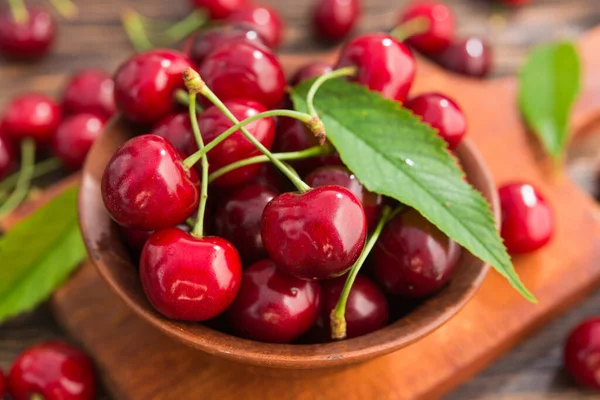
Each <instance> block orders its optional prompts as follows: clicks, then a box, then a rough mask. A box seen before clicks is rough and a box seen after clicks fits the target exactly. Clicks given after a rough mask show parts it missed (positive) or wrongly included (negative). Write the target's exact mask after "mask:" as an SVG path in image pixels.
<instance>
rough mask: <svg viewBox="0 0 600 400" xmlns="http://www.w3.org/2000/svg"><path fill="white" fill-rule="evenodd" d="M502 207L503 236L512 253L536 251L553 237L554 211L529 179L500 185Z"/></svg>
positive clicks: (507, 247) (499, 192)
mask: <svg viewBox="0 0 600 400" xmlns="http://www.w3.org/2000/svg"><path fill="white" fill-rule="evenodd" d="M498 194H499V195H500V206H501V208H502V231H501V234H502V239H504V245H505V246H506V249H507V250H508V252H509V253H511V254H524V253H530V252H532V251H536V250H538V249H540V248H542V247H544V245H546V243H548V242H549V241H550V239H551V238H552V234H553V233H554V214H553V212H552V208H551V207H550V205H549V204H548V203H547V202H546V200H545V199H544V197H543V196H542V195H541V194H540V193H539V191H538V190H537V189H536V188H534V187H533V186H532V185H530V184H528V183H521V182H516V183H510V184H506V185H504V186H502V187H500V189H498Z"/></svg>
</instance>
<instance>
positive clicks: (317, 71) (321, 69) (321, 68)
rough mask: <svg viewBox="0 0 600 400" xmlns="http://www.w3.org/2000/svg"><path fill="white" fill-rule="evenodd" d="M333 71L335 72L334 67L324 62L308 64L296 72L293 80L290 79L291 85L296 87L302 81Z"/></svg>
mask: <svg viewBox="0 0 600 400" xmlns="http://www.w3.org/2000/svg"><path fill="white" fill-rule="evenodd" d="M331 71H333V66H332V65H331V64H329V63H326V62H323V61H314V62H311V63H308V64H306V65H304V66H302V67H300V69H299V70H298V71H296V73H295V74H294V76H293V77H292V79H290V85H292V86H296V85H297V84H299V83H300V82H302V81H305V80H308V79H312V78H316V77H318V76H321V75H324V74H326V73H328V72H331Z"/></svg>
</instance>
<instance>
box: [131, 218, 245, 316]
mask: <svg viewBox="0 0 600 400" xmlns="http://www.w3.org/2000/svg"><path fill="white" fill-rule="evenodd" d="M241 276H242V263H241V261H240V256H239V254H238V252H237V251H236V249H235V247H233V245H232V244H231V243H229V242H228V241H226V240H225V239H221V238H218V237H203V238H195V237H193V236H192V235H190V234H188V233H186V232H183V231H182V230H180V229H177V228H168V229H163V230H160V231H157V232H156V233H154V234H153V235H152V236H151V237H150V239H148V242H147V243H146V245H145V246H144V249H143V250H142V256H141V260H140V279H141V281H142V286H143V288H144V292H145V293H146V296H147V297H148V300H150V302H151V303H152V305H153V306H154V308H156V310H157V311H158V312H160V313H161V314H162V315H164V316H165V317H167V318H171V319H175V320H181V321H206V320H207V319H210V318H213V317H216V316H217V315H219V314H221V313H222V312H223V311H225V309H226V308H227V307H229V305H230V304H231V303H232V302H233V299H235V296H236V294H237V292H238V290H239V287H240V279H241Z"/></svg>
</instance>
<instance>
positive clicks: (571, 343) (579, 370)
mask: <svg viewBox="0 0 600 400" xmlns="http://www.w3.org/2000/svg"><path fill="white" fill-rule="evenodd" d="M563 362H564V365H565V368H566V370H567V372H568V373H569V374H570V375H571V377H572V378H573V379H574V380H575V381H576V382H577V383H579V384H580V385H583V386H586V387H588V388H590V389H593V390H595V391H599V390H600V378H599V377H598V376H599V374H600V318H598V317H595V318H590V319H587V320H585V321H583V322H582V323H580V324H579V325H578V326H577V327H575V329H573V330H572V331H571V333H570V334H569V337H568V338H567V341H566V343H565V347H564V351H563Z"/></svg>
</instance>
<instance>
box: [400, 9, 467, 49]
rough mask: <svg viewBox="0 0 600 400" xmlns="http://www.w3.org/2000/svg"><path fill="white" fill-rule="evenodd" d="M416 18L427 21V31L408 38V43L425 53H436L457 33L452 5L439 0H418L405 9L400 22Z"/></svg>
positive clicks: (445, 46) (448, 43)
mask: <svg viewBox="0 0 600 400" xmlns="http://www.w3.org/2000/svg"><path fill="white" fill-rule="evenodd" d="M415 18H420V19H424V20H425V21H427V24H428V26H427V31H425V32H424V33H420V34H417V35H413V36H410V37H409V38H407V39H406V42H407V43H408V44H410V45H411V46H413V47H414V48H415V49H417V50H419V51H421V52H423V53H425V54H435V53H438V52H440V51H442V50H444V49H446V48H447V47H448V46H450V43H451V42H452V40H453V39H454V34H455V20H454V14H453V13H452V10H451V9H450V7H448V6H447V5H446V4H443V3H439V2H437V1H427V0H418V1H415V2H413V3H411V4H410V5H409V6H408V7H406V8H405V9H404V11H403V12H402V14H401V15H400V18H399V21H398V23H399V24H403V23H406V22H408V21H411V20H414V19H415Z"/></svg>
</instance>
